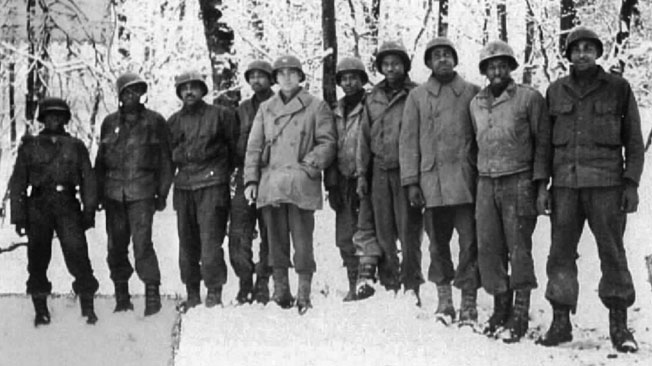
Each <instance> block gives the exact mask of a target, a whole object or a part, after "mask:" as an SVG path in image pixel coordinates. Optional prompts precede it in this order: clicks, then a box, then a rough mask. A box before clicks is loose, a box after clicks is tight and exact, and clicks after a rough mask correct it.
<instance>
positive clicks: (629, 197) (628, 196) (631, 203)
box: [620, 180, 638, 213]
mask: <svg viewBox="0 0 652 366" xmlns="http://www.w3.org/2000/svg"><path fill="white" fill-rule="evenodd" d="M620 209H621V210H622V211H624V212H625V213H633V212H636V210H638V187H637V186H636V184H635V183H634V182H630V181H627V180H626V181H625V184H624V187H623V195H622V199H621V204H620Z"/></svg>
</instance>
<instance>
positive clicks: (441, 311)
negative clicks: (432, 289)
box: [435, 284, 455, 325]
mask: <svg viewBox="0 0 652 366" xmlns="http://www.w3.org/2000/svg"><path fill="white" fill-rule="evenodd" d="M435 319H436V320H437V321H439V322H441V323H444V324H445V325H450V324H452V323H453V321H455V307H454V306H453V288H452V287H451V285H450V284H448V285H437V310H435Z"/></svg>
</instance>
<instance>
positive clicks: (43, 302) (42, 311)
mask: <svg viewBox="0 0 652 366" xmlns="http://www.w3.org/2000/svg"><path fill="white" fill-rule="evenodd" d="M32 303H33V304H34V312H35V313H36V315H35V316H34V326H35V327H38V326H39V325H47V324H50V311H49V310H48V295H47V294H36V295H32Z"/></svg>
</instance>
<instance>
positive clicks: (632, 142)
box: [621, 82, 645, 185]
mask: <svg viewBox="0 0 652 366" xmlns="http://www.w3.org/2000/svg"><path fill="white" fill-rule="evenodd" d="M623 95H625V97H624V98H625V105H624V106H623V109H622V117H621V118H622V123H623V128H622V141H623V145H624V147H625V171H624V172H623V178H625V179H628V180H630V181H632V182H634V183H635V184H636V185H638V184H639V182H640V180H641V174H642V173H643V163H644V159H645V158H644V154H645V149H644V147H643V134H642V132H641V117H640V115H639V112H638V105H637V103H636V98H635V97H634V93H633V92H632V88H631V87H630V86H629V83H627V82H625V92H624V93H623Z"/></svg>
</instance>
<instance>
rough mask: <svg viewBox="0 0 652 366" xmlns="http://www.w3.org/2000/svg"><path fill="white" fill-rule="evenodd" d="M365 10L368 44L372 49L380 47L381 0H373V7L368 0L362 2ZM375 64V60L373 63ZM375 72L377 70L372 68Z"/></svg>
mask: <svg viewBox="0 0 652 366" xmlns="http://www.w3.org/2000/svg"><path fill="white" fill-rule="evenodd" d="M362 10H363V12H364V23H365V26H366V28H367V29H368V32H369V35H368V44H369V46H370V48H371V49H373V50H374V52H375V50H376V49H378V22H379V20H380V0H371V7H370V6H369V5H368V4H367V2H365V1H363V2H362ZM371 64H372V65H373V62H372V63H371ZM372 72H375V70H372Z"/></svg>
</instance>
